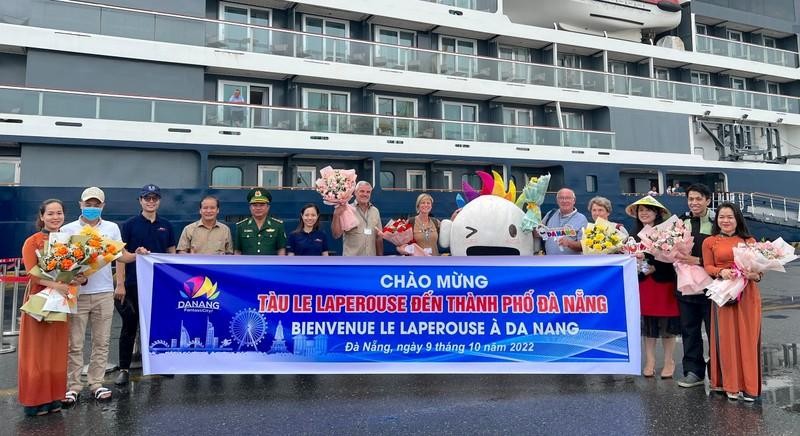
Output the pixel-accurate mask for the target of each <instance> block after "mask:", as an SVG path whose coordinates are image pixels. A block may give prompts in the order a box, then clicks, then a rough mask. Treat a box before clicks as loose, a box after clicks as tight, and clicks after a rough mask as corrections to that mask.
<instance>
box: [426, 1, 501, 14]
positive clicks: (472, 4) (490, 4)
mask: <svg viewBox="0 0 800 436" xmlns="http://www.w3.org/2000/svg"><path fill="white" fill-rule="evenodd" d="M423 1H426V2H428V3H439V4H440V5H446V6H455V7H457V8H462V9H473V10H476V11H483V12H497V0H423Z"/></svg>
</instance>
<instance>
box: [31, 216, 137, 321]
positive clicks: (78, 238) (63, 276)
mask: <svg viewBox="0 0 800 436" xmlns="http://www.w3.org/2000/svg"><path fill="white" fill-rule="evenodd" d="M123 246H124V244H123V243H122V242H119V241H112V240H109V239H107V238H103V237H102V236H100V234H99V233H97V232H96V230H94V229H93V228H91V227H90V226H86V227H84V228H83V229H82V230H81V232H80V233H79V234H77V235H69V234H67V233H59V232H53V233H50V235H49V238H48V240H47V243H46V244H45V246H44V247H43V248H42V250H37V252H36V256H37V258H38V260H37V264H36V266H34V267H33V268H31V270H30V271H29V272H28V274H29V275H31V276H34V277H38V278H40V279H46V280H53V281H58V282H62V283H69V282H71V281H72V280H73V279H74V278H75V276H76V275H78V274H79V273H83V274H84V275H87V276H89V275H91V274H93V273H95V272H97V270H99V269H100V268H102V267H103V266H104V265H106V264H108V263H110V262H112V261H114V260H116V259H118V258H119V257H120V256H122V247H123ZM77 296H78V288H77V286H70V287H69V291H68V292H67V295H62V294H61V293H60V292H58V291H56V290H55V289H52V288H45V289H43V290H41V291H40V292H38V293H36V294H34V295H31V296H30V298H29V299H28V301H27V302H26V303H25V304H24V305H23V306H22V307H21V310H23V311H24V312H26V313H28V314H29V315H30V316H31V317H33V318H34V319H36V320H38V321H66V320H67V314H68V313H75V311H76V307H77V302H78V298H77Z"/></svg>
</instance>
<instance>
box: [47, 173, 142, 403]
mask: <svg viewBox="0 0 800 436" xmlns="http://www.w3.org/2000/svg"><path fill="white" fill-rule="evenodd" d="M105 201H106V196H105V193H104V192H103V190H102V189H100V188H97V187H94V186H93V187H91V188H86V189H85V190H84V191H83V193H82V194H81V201H80V202H79V203H78V204H79V205H80V208H81V216H80V217H79V218H78V219H77V220H75V221H73V222H71V223H69V224H66V225H64V227H62V228H61V231H62V232H64V233H68V234H71V235H74V234H77V233H80V231H81V230H82V229H83V228H84V227H85V226H90V227H92V228H94V229H95V230H96V231H97V232H98V233H100V235H102V236H103V237H105V238H109V239H113V240H115V241H121V240H122V236H121V234H120V231H119V226H117V225H116V224H115V223H113V222H111V221H106V220H103V219H102V218H101V215H102V212H103V206H104V205H105ZM135 259H136V257H135V255H134V254H131V253H128V252H124V254H123V257H122V258H120V259H119V260H120V261H122V262H133V261H134V260H135ZM113 316H114V280H113V278H112V274H111V264H108V265H106V266H104V267H103V268H101V269H100V270H99V271H97V272H96V273H94V274H92V276H91V277H89V278H83V279H82V284H81V287H80V289H79V291H78V308H77V313H75V314H73V315H72V316H71V317H70V322H69V360H68V363H67V393H66V395H65V397H64V399H65V402H66V403H67V404H74V403H75V402H76V401H78V396H79V394H80V392H81V390H82V389H83V383H82V382H81V370H82V369H83V345H84V339H85V338H86V323H87V322H88V321H89V320H91V324H92V330H91V334H92V344H91V346H92V354H91V358H90V360H89V372H88V374H87V381H88V383H89V389H90V390H91V391H92V395H93V396H94V398H95V399H97V400H108V399H110V398H111V390H109V389H108V388H106V387H104V386H103V378H104V377H105V373H106V363H107V362H108V344H109V340H110V337H111V320H112V318H113Z"/></svg>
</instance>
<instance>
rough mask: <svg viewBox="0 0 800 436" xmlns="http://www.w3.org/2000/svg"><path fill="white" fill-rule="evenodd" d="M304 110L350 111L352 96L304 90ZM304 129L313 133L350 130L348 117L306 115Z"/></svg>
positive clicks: (323, 114) (318, 114)
mask: <svg viewBox="0 0 800 436" xmlns="http://www.w3.org/2000/svg"><path fill="white" fill-rule="evenodd" d="M303 108H304V109H315V110H321V111H332V112H349V111H350V94H349V93H342V92H332V91H324V90H317V89H304V90H303ZM303 129H304V130H310V131H312V132H343V131H347V130H348V129H350V125H349V118H348V117H347V116H346V115H338V114H325V113H304V114H303Z"/></svg>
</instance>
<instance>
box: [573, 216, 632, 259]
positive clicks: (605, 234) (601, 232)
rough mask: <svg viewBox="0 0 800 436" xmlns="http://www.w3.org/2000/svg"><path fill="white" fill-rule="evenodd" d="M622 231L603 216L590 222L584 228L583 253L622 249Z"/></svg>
mask: <svg viewBox="0 0 800 436" xmlns="http://www.w3.org/2000/svg"><path fill="white" fill-rule="evenodd" d="M622 242H623V241H622V233H621V232H620V231H619V230H618V229H617V227H616V226H615V225H613V224H611V223H610V222H608V221H606V220H604V219H603V218H598V219H597V221H595V222H594V223H589V224H588V225H586V227H585V228H584V229H583V239H581V247H582V248H583V254H612V253H619V252H620V251H621V250H622V247H623V243H622Z"/></svg>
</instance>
